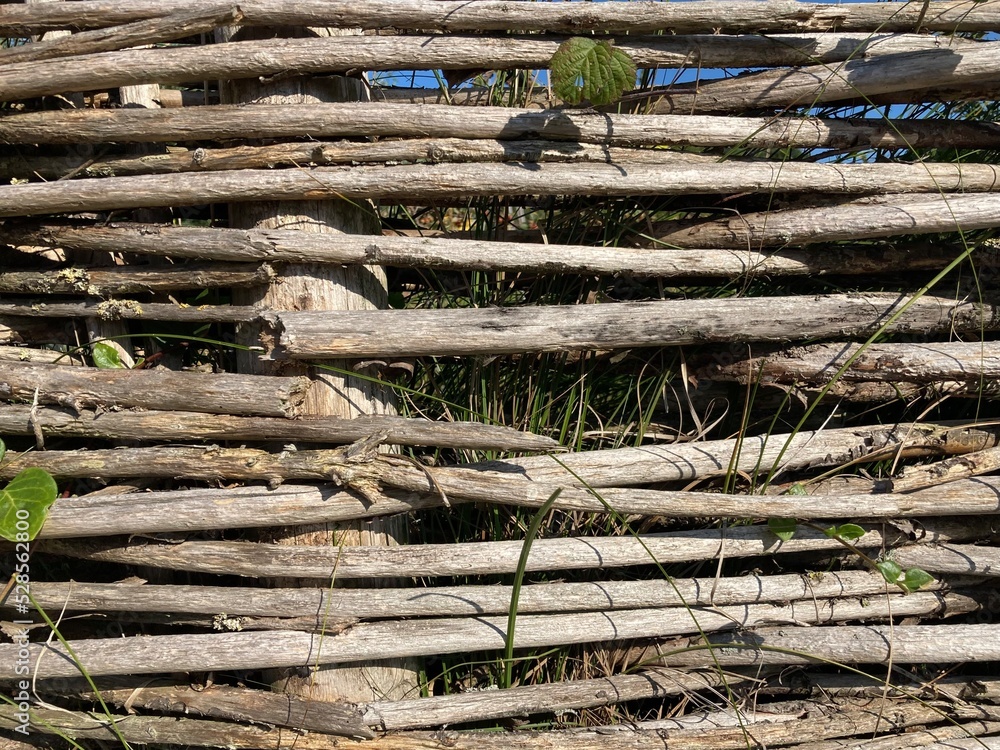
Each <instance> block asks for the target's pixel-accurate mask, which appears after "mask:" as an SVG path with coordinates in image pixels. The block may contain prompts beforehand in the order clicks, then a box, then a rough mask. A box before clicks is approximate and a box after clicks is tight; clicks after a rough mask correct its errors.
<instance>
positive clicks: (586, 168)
mask: <svg viewBox="0 0 1000 750" xmlns="http://www.w3.org/2000/svg"><path fill="white" fill-rule="evenodd" d="M997 59H998V60H1000V55H998V56H997ZM998 65H1000V62H998ZM998 183H1000V168H998V167H996V166H994V165H990V164H963V165H950V164H948V165H934V166H931V165H928V164H921V165H908V164H846V165H841V164H809V163H794V162H793V163H784V164H781V163H774V162H763V161H753V162H741V163H739V164H730V163H728V162H721V163H714V164H694V163H686V162H685V163H678V164H677V165H675V166H673V167H672V168H671V169H670V170H669V171H664V169H663V168H662V167H661V166H659V165H653V164H633V165H629V166H628V167H623V166H622V165H616V164H554V163H551V164H550V163H545V164H536V165H532V166H531V167H530V168H529V167H527V166H525V165H520V164H497V163H493V164H450V165H435V164H415V165H403V166H359V167H315V168H313V169H282V170H253V169H244V170H233V171H226V172H206V173H198V174H190V173H184V174H162V175H142V176H138V177H107V178H89V179H80V180H63V181H57V182H47V183H27V184H21V185H6V186H0V201H2V205H0V217H3V216H7V217H12V216H29V215H34V214H47V213H65V212H78V211H103V210H110V209H124V208H144V207H155V206H182V205H196V204H201V203H211V202H214V201H234V202H242V201H258V200H295V201H302V200H320V199H333V198H337V197H340V198H351V199H361V198H372V199H376V198H377V199H383V200H388V201H398V200H404V199H405V200H438V199H443V198H468V197H476V196H483V195H525V194H532V195H595V194H599V195H604V196H622V195H666V194H669V195H681V194H686V193H773V192H805V193H815V192H825V193H835V194H859V195H860V194H871V193H878V194H883V193H907V192H939V191H941V190H949V191H950V190H966V191H986V190H997V189H998ZM925 201H926V203H927V205H928V206H931V205H933V206H936V207H937V208H938V209H939V210H943V208H944V206H945V205H952V206H953V207H954V208H955V210H956V215H955V216H951V215H948V216H947V221H948V222H949V223H948V224H947V225H946V226H947V229H942V230H938V231H949V230H950V231H954V230H955V226H956V224H957V225H959V226H963V227H964V228H966V229H973V228H983V227H984V226H994V225H995V224H996V223H997V222H998V220H997V218H996V214H997V206H998V205H1000V195H989V196H980V195H957V196H952V195H944V196H935V197H933V198H926V199H925ZM882 208H883V210H884V206H883V207H882ZM970 209H974V211H975V213H974V215H975V216H976V217H980V218H979V221H983V220H985V221H987V222H989V223H987V224H984V225H982V226H976V225H974V224H972V223H971V222H966V221H963V219H964V216H965V214H966V213H967V212H968V211H969V210H970ZM817 213H818V212H817ZM819 216H820V217H822V214H819ZM941 220H943V219H939V221H941ZM733 221H736V220H735V219H734V220H733ZM911 224H912V222H911ZM819 228H821V229H826V230H827V231H828V230H829V228H828V227H827V226H825V225H824V224H823V223H822V221H820V223H819ZM892 233H893V232H892V231H888V232H885V233H884V234H883V235H881V236H885V235H888V234H892ZM849 238H850V236H849V235H848V236H847V237H844V238H843V239H849ZM838 239H841V238H838ZM744 246H745V244H744Z"/></svg>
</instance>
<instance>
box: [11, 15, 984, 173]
mask: <svg viewBox="0 0 1000 750" xmlns="http://www.w3.org/2000/svg"><path fill="white" fill-rule="evenodd" d="M88 1H89V0H77V2H76V3H74V5H73V7H74V8H75V7H76V6H77V5H78V4H79V2H88ZM391 93H392V90H391V89H387V90H384V91H375V92H374V96H375V97H376V98H380V97H381V98H384V97H386V96H388V95H389V94H391ZM476 95H477V92H476V91H475V90H472V92H471V94H470V96H476ZM455 97H456V100H457V99H459V98H461V92H456V94H455ZM483 99H484V102H485V101H487V100H486V98H485V96H484V97H483ZM389 101H394V100H392V99H390V100H389ZM329 136H352V137H363V138H367V137H370V136H396V137H407V138H432V137H435V138H463V139H472V138H492V139H499V140H502V141H509V140H518V139H524V138H544V139H546V140H555V141H569V142H571V143H597V144H604V145H613V146H664V145H677V146H705V147H731V146H747V147H749V148H768V147H784V146H790V147H800V148H821V147H825V148H837V149H847V148H915V147H944V146H954V147H959V148H961V147H966V148H989V147H993V148H996V147H997V145H998V144H1000V125H998V124H997V123H987V122H955V121H952V120H946V121H932V120H919V119H906V120H877V121H868V120H838V119H823V118H818V117H795V116H785V117H767V118H765V117H745V118H744V117H740V118H732V117H721V116H709V115H682V114H676V115H670V116H658V115H645V114H643V115H629V114H613V113H611V114H609V113H596V112H589V111H582V112H581V111H576V110H565V109H563V110H546V111H540V110H539V109H538V108H533V109H531V108H521V109H518V108H507V107H478V108H477V109H476V111H475V116H471V115H470V113H469V111H468V110H465V109H463V108H461V107H455V106H447V105H441V104H405V103H401V102H395V103H393V106H391V107H386V106H385V104H384V103H383V102H379V103H370V102H355V103H347V102H345V103H343V104H336V105H333V104H328V103H322V102H316V103H312V104H309V105H303V104H301V103H298V104H295V103H289V104H257V105H255V106H254V107H253V108H248V107H237V106H233V105H217V106H200V107H192V108H188V109H161V110H142V109H117V110H115V109H99V110H86V109H83V110H59V111H54V112H26V113H15V114H11V115H7V116H5V117H3V118H0V142H3V143H6V144H11V145H17V144H21V145H28V144H36V143H37V144H80V143H104V142H106V141H115V142H119V143H126V142H145V143H148V142H158V141H170V142H176V141H181V142H184V141H205V140H234V139H238V138H314V139H319V138H323V137H329ZM786 166H791V165H790V164H786ZM796 166H800V167H801V166H805V165H803V164H796ZM965 166H970V165H965Z"/></svg>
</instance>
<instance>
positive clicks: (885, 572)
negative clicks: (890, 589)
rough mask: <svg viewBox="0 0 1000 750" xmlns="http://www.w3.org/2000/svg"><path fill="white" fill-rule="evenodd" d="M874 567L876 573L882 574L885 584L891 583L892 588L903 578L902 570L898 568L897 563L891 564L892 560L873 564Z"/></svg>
mask: <svg viewBox="0 0 1000 750" xmlns="http://www.w3.org/2000/svg"><path fill="white" fill-rule="evenodd" d="M875 567H876V568H878V572H879V573H881V574H882V577H883V578H884V579H885V580H886V583H891V584H893V585H894V586H895V585H897V584H898V583H899V579H900V578H902V577H903V569H902V568H901V567H900V566H899V563H897V562H893V561H892V560H883V561H882V562H877V563H875Z"/></svg>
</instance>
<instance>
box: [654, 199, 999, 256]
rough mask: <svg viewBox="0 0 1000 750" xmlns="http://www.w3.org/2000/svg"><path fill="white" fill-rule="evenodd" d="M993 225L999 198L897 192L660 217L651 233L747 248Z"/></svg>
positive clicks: (674, 241)
mask: <svg viewBox="0 0 1000 750" xmlns="http://www.w3.org/2000/svg"><path fill="white" fill-rule="evenodd" d="M996 226H1000V203H994V201H993V196H975V195H970V196H961V195H939V196H935V197H933V198H931V197H924V196H913V195H898V196H885V197H884V198H874V199H872V200H871V201H870V202H864V203H845V204H842V205H833V206H817V207H813V208H801V209H799V208H795V209H788V210H785V211H767V212H760V213H744V214H741V215H740V216H739V217H738V218H734V219H718V220H714V221H706V222H698V223H693V222H676V223H675V222H664V223H661V224H658V225H656V226H655V228H654V235H655V236H657V238H658V239H659V240H660V241H661V242H664V243H666V244H668V245H676V246H678V247H727V248H732V249H738V250H747V249H748V248H749V249H760V248H763V247H789V246H793V247H794V246H796V245H807V244H812V243H817V242H834V241H838V240H859V239H870V238H874V237H892V236H894V235H914V234H936V233H939V232H958V231H963V232H968V231H971V230H973V229H988V228H990V227H996Z"/></svg>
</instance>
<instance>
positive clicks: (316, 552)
mask: <svg viewBox="0 0 1000 750" xmlns="http://www.w3.org/2000/svg"><path fill="white" fill-rule="evenodd" d="M924 526H925V527H926V531H927V536H926V537H925V538H923V539H922V541H925V542H934V541H948V542H951V541H970V540H977V539H980V538H981V537H982V536H984V535H988V533H989V530H988V528H986V527H985V524H983V522H982V520H979V521H978V522H977V523H976V522H972V521H965V520H962V521H959V520H951V521H948V522H944V521H940V520H938V519H928V520H927V522H926V523H925V524H924ZM909 541H910V539H909V537H908V536H907V535H906V534H903V533H902V532H898V531H895V530H888V531H884V532H883V531H882V530H881V526H879V525H875V526H870V527H869V529H868V531H867V532H866V533H865V535H864V536H862V537H861V538H860V539H859V540H857V541H855V542H854V544H855V545H856V546H858V547H859V548H865V549H868V548H872V547H875V548H878V547H881V546H883V545H885V546H897V545H899V544H905V543H908V542H909ZM522 546H523V544H522V542H520V541H516V542H513V541H512V542H470V543H462V544H451V545H443V544H442V545H434V544H421V545H409V546H401V547H385V548H379V547H377V548H368V547H344V548H342V549H340V550H338V549H337V548H331V547H319V546H294V547H290V546H283V545H277V544H255V543H249V542H204V541H196V542H181V543H178V544H160V543H146V544H140V543H132V544H128V543H125V542H123V541H122V540H121V538H113V539H110V540H106V541H100V542H98V541H89V540H88V541H77V540H55V539H53V540H48V541H46V542H44V543H40V544H39V545H38V547H39V549H44V550H45V551H46V552H50V553H52V554H59V555H64V556H70V557H75V558H79V559H83V560H100V561H104V562H116V563H124V564H133V565H149V566H152V567H157V568H169V569H174V570H188V571H199V572H203V573H213V574H217V575H239V576H244V577H256V578H268V577H271V578H278V577H285V578H288V577H295V578H319V579H326V580H329V579H330V578H331V577H336V579H337V580H346V579H351V578H400V577H422V576H428V577H432V576H465V575H489V574H494V573H513V572H514V571H515V570H516V568H517V561H518V558H519V556H520V554H521V548H522ZM843 549H844V548H843V546H842V545H841V543H840V542H839V541H838V540H836V539H830V538H829V537H827V536H826V535H825V534H823V533H822V532H818V531H815V530H813V529H809V528H803V529H801V530H800V531H799V532H798V533H797V534H796V535H795V537H793V538H792V539H791V540H790V541H788V542H780V543H779V542H778V540H777V537H775V536H774V535H773V534H772V533H771V532H770V531H769V530H768V529H767V527H765V526H742V527H735V528H730V529H727V530H725V531H720V530H718V529H707V530H704V531H689V532H664V533H661V534H644V535H640V536H639V537H638V538H635V537H580V538H565V539H539V540H537V541H536V542H534V544H532V546H531V554H530V557H529V559H528V567H527V570H529V571H541V570H546V571H555V570H577V569H579V570H606V569H613V568H620V567H628V566H633V565H651V564H653V563H654V562H659V563H660V564H669V563H686V562H691V561H694V560H712V559H715V558H716V557H717V556H718V555H719V554H720V550H721V553H722V554H724V555H725V557H726V558H727V559H732V558H736V557H748V556H754V555H774V554H791V553H797V552H828V553H833V552H842V551H843Z"/></svg>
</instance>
